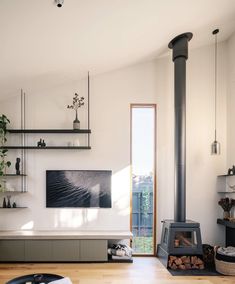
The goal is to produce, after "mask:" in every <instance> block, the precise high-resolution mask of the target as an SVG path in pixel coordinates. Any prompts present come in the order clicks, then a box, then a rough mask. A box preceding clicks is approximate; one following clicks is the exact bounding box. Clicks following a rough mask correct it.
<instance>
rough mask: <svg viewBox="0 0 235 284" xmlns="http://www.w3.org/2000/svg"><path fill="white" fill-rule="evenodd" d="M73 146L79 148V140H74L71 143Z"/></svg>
mask: <svg viewBox="0 0 235 284" xmlns="http://www.w3.org/2000/svg"><path fill="white" fill-rule="evenodd" d="M73 146H75V147H79V146H80V141H79V139H76V140H74V141H73Z"/></svg>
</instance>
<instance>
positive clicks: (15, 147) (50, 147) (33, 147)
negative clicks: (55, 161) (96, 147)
mask: <svg viewBox="0 0 235 284" xmlns="http://www.w3.org/2000/svg"><path fill="white" fill-rule="evenodd" d="M0 148H1V149H9V150H10V149H37V150H47V149H49V150H50V149H66V150H76V149H77V150H90V149H91V147H90V146H46V147H37V146H5V147H0Z"/></svg>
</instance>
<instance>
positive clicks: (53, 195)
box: [46, 170, 112, 208]
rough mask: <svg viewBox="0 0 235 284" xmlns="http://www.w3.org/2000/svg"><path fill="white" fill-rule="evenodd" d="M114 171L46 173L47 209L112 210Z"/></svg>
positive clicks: (56, 171)
mask: <svg viewBox="0 0 235 284" xmlns="http://www.w3.org/2000/svg"><path fill="white" fill-rule="evenodd" d="M111 177H112V171H106V170H97V171H96V170H94V171H93V170H65V171H62V170H59V171H58V170H55V171H53V170H51V171H46V207H47V208H58V207H85V208H90V207H99V208H111Z"/></svg>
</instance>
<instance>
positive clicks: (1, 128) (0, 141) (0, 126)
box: [0, 114, 11, 191]
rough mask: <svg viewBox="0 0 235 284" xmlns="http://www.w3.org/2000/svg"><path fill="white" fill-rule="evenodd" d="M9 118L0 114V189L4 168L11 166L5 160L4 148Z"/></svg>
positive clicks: (3, 181)
mask: <svg viewBox="0 0 235 284" xmlns="http://www.w3.org/2000/svg"><path fill="white" fill-rule="evenodd" d="M9 123H10V120H9V119H8V118H7V116H6V115H4V114H2V115H0V177H1V182H0V191H4V190H5V184H6V181H5V180H4V179H3V178H2V177H3V176H4V175H5V174H6V169H7V168H9V167H10V166H11V162H10V161H7V152H8V150H7V149H5V148H4V146H5V144H6V142H7V137H6V134H7V126H8V125H9Z"/></svg>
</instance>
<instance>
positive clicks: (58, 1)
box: [55, 0, 64, 8]
mask: <svg viewBox="0 0 235 284" xmlns="http://www.w3.org/2000/svg"><path fill="white" fill-rule="evenodd" d="M55 2H56V6H57V7H58V8H61V7H62V6H63V4H64V0H55Z"/></svg>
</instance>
